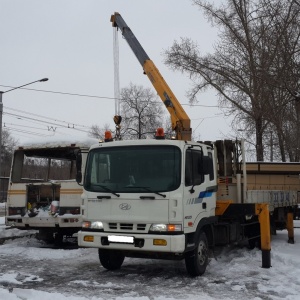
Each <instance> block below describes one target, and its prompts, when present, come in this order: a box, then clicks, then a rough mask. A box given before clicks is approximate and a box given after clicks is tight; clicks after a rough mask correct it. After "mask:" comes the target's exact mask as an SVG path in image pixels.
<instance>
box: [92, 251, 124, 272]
mask: <svg viewBox="0 0 300 300" xmlns="http://www.w3.org/2000/svg"><path fill="white" fill-rule="evenodd" d="M98 254H99V260H100V263H101V265H102V266H103V267H104V268H105V269H107V270H118V269H120V268H121V266H122V264H123V261H124V259H125V255H124V254H123V253H122V252H121V251H118V250H106V249H105V250H103V249H98Z"/></svg>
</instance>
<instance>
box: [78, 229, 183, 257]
mask: <svg viewBox="0 0 300 300" xmlns="http://www.w3.org/2000/svg"><path fill="white" fill-rule="evenodd" d="M112 235H113V236H117V237H120V240H122V237H130V238H133V242H132V243H131V242H110V241H109V237H110V236H112ZM154 240H164V241H165V242H166V243H165V245H164V246H162V245H155V244H154ZM78 245H79V246H81V247H91V248H100V249H114V250H124V251H141V252H143V251H145V252H146V251H147V252H163V253H174V254H181V253H183V252H184V251H185V235H184V234H180V235H161V234H160V235H155V234H126V235H125V234H115V233H107V232H93V231H79V232H78Z"/></svg>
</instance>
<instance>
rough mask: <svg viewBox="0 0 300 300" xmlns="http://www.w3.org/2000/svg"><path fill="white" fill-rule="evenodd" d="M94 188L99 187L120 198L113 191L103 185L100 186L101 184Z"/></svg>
mask: <svg viewBox="0 0 300 300" xmlns="http://www.w3.org/2000/svg"><path fill="white" fill-rule="evenodd" d="M96 186H100V187H101V188H103V189H104V190H105V191H107V192H110V193H112V194H113V195H115V196H117V197H120V194H117V193H115V192H114V191H113V190H111V189H110V188H108V187H107V186H105V185H101V184H96Z"/></svg>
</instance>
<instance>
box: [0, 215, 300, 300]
mask: <svg viewBox="0 0 300 300" xmlns="http://www.w3.org/2000/svg"><path fill="white" fill-rule="evenodd" d="M0 219H1V218H0ZM0 233H1V232H0ZM286 239H287V234H286V232H285V231H283V232H279V233H278V234H277V236H275V237H273V242H272V266H273V267H272V268H271V269H262V268H261V252H260V251H259V250H256V249H255V250H252V251H250V250H248V249H246V248H226V249H223V250H222V251H220V252H218V253H217V254H216V257H215V258H213V259H212V260H211V262H210V264H209V266H208V270H207V272H206V273H205V275H204V276H202V277H199V278H190V277H189V276H188V275H187V273H186V271H185V266H184V263H183V262H173V261H161V260H142V259H130V258H127V259H125V262H124V265H123V266H122V268H121V270H118V271H113V272H112V271H106V270H105V269H103V268H102V267H101V266H100V264H99V261H98V258H97V251H96V250H95V249H73V250H63V249H50V248H45V247H44V245H43V244H42V243H41V242H39V241H37V240H36V239H35V238H34V237H23V238H21V239H16V240H12V241H6V242H5V243H4V244H3V245H1V246H0V261H1V264H0V299H4V298H1V296H2V294H1V292H2V293H3V295H4V294H5V293H8V291H10V293H9V295H11V296H16V297H17V296H18V297H19V298H7V297H6V298H5V299H40V298H41V297H43V299H44V300H45V299H52V297H51V295H52V296H53V299H54V298H55V299H94V300H96V299H126V300H128V299H143V300H148V299H159V300H162V299H164V300H165V299H206V300H210V299H256V300H258V299H300V267H299V266H300V229H296V237H295V239H296V241H299V244H298V243H296V244H294V245H290V244H287V243H286ZM39 291H43V292H44V294H43V295H40V294H38V293H40V292H39ZM49 293H58V295H59V297H63V298H59V297H57V295H56V294H55V295H56V296H55V297H54V294H49ZM5 295H6V296H7V294H5ZM35 295H36V296H35ZM37 295H39V296H37ZM65 297H66V298H65ZM77 297H78V298H77Z"/></svg>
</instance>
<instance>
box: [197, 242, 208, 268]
mask: <svg viewBox="0 0 300 300" xmlns="http://www.w3.org/2000/svg"><path fill="white" fill-rule="evenodd" d="M197 256H198V262H199V264H200V265H201V266H202V265H204V264H205V261H206V256H207V247H206V245H205V243H204V242H203V241H200V242H199V245H198V251H197Z"/></svg>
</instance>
